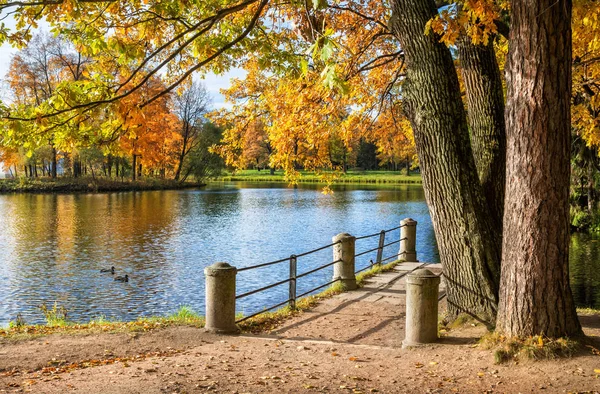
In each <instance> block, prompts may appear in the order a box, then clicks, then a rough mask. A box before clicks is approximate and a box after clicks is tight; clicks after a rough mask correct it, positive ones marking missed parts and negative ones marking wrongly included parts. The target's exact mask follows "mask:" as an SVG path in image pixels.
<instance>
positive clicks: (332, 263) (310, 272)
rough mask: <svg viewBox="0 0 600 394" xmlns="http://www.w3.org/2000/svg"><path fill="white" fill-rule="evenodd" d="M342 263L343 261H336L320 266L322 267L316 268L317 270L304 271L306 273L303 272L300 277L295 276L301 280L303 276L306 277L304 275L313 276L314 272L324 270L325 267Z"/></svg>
mask: <svg viewBox="0 0 600 394" xmlns="http://www.w3.org/2000/svg"><path fill="white" fill-rule="evenodd" d="M342 261H343V260H336V261H333V262H331V263H328V264H325V265H322V266H320V267H318V268H315V269H312V270H310V271H306V272H304V273H302V274H300V275H296V279H298V278H302V277H303V276H306V275H310V274H314V273H315V272H317V271H320V270H322V269H324V268H327V267H331V266H332V265H334V264H336V263H340V262H342Z"/></svg>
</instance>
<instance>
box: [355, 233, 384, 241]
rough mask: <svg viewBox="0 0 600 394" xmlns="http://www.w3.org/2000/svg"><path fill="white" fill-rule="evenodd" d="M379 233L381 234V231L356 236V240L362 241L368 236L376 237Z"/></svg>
mask: <svg viewBox="0 0 600 394" xmlns="http://www.w3.org/2000/svg"><path fill="white" fill-rule="evenodd" d="M379 234H381V232H379V233H375V234H369V235H363V236H362V237H356V238H355V240H356V241H360V240H361V239H367V238H372V237H376V236H378V235H379Z"/></svg>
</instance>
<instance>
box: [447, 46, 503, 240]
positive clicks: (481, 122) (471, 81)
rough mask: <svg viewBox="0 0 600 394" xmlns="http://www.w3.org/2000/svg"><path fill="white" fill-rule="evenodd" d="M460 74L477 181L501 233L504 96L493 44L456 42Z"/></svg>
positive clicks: (495, 225)
mask: <svg viewBox="0 0 600 394" xmlns="http://www.w3.org/2000/svg"><path fill="white" fill-rule="evenodd" d="M458 54H459V55H458V56H459V59H460V66H461V73H462V77H463V81H464V84H465V89H466V92H467V110H468V111H467V119H468V122H469V129H470V131H471V144H472V147H473V155H474V157H475V166H476V167H477V174H478V175H479V181H480V183H481V186H482V187H483V193H484V195H485V200H486V201H487V204H488V208H489V212H490V214H491V215H492V218H493V220H494V228H495V229H498V231H499V234H500V236H501V233H502V217H503V216H504V184H505V181H506V126H505V122H504V92H503V90H502V78H501V76H500V68H499V67H498V61H497V60H496V53H495V51H494V45H493V40H492V39H490V41H489V43H488V44H487V45H474V44H473V43H472V42H471V39H470V38H469V37H466V36H463V37H461V39H459V41H458Z"/></svg>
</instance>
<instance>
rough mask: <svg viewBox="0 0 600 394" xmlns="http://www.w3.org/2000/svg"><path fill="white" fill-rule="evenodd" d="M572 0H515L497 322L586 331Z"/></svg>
mask: <svg viewBox="0 0 600 394" xmlns="http://www.w3.org/2000/svg"><path fill="white" fill-rule="evenodd" d="M571 6H572V4H571V1H569V0H513V2H512V3H511V8H512V18H511V31H510V38H509V55H508V64H507V85H508V92H507V96H508V100H507V106H506V107H507V112H506V126H507V127H506V128H507V163H508V166H507V174H506V176H507V183H506V204H505V208H504V242H503V252H502V264H503V265H502V279H501V287H500V306H499V313H498V329H499V330H501V331H503V332H504V333H506V334H507V335H509V336H527V335H536V334H543V335H547V336H549V337H559V336H565V335H568V336H571V335H576V334H579V333H580V332H581V327H580V325H579V322H578V320H577V314H576V312H575V306H574V303H573V297H572V294H571V289H570V287H569V266H568V257H569V253H568V252H569V173H570V167H569V158H570V127H571V124H570V121H571V118H570V100H571Z"/></svg>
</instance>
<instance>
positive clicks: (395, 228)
mask: <svg viewBox="0 0 600 394" xmlns="http://www.w3.org/2000/svg"><path fill="white" fill-rule="evenodd" d="M402 227H406V224H402V225H400V226H398V227H394V228H391V229H389V230H385V232H386V233H389V232H390V231H394V230H398V229H399V228H402Z"/></svg>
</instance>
